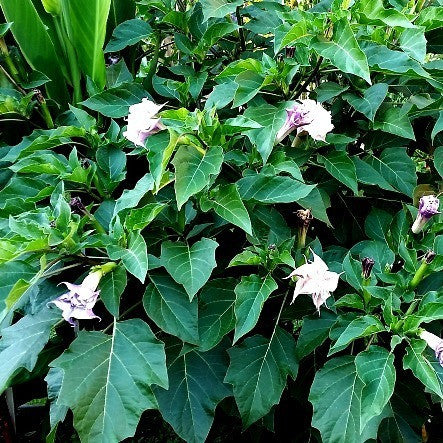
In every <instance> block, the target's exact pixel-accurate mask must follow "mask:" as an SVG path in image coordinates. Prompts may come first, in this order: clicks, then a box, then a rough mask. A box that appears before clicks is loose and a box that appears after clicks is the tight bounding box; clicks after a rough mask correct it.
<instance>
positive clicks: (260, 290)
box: [234, 275, 278, 343]
mask: <svg viewBox="0 0 443 443" xmlns="http://www.w3.org/2000/svg"><path fill="white" fill-rule="evenodd" d="M277 288H278V286H277V283H276V282H275V280H274V279H273V278H272V277H271V276H270V275H267V276H266V277H265V278H264V279H263V278H262V277H260V276H259V275H249V276H247V277H242V279H241V282H240V283H239V284H238V285H237V286H236V287H235V295H236V299H235V307H234V311H235V333H234V343H235V342H236V341H237V340H238V339H239V338H241V337H243V335H245V334H247V333H248V332H249V331H250V330H251V329H253V328H254V326H255V325H256V324H257V322H258V318H259V316H260V313H261V310H262V308H263V305H264V303H265V301H266V300H267V299H268V297H269V296H270V295H271V294H272V293H273V292H274V291H275V290H276V289H277Z"/></svg>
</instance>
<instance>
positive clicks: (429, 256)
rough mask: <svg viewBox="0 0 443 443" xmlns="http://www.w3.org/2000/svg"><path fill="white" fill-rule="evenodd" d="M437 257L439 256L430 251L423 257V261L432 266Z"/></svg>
mask: <svg viewBox="0 0 443 443" xmlns="http://www.w3.org/2000/svg"><path fill="white" fill-rule="evenodd" d="M436 255H437V254H436V253H435V252H434V251H433V250H432V249H429V250H428V251H426V253H425V255H424V256H423V260H424V261H425V262H426V264H427V265H430V264H431V263H432V262H433V261H434V258H435V256H436Z"/></svg>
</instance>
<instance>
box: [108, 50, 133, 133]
mask: <svg viewBox="0 0 443 443" xmlns="http://www.w3.org/2000/svg"><path fill="white" fill-rule="evenodd" d="M133 80H134V79H133V77H132V74H131V73H130V72H129V69H128V67H127V66H126V63H125V59H123V58H122V59H120V61H118V62H117V63H115V64H114V65H110V66H108V67H107V68H106V86H107V87H108V88H117V87H118V86H121V85H122V84H123V83H131V82H132V81H133ZM119 129H120V128H119Z"/></svg>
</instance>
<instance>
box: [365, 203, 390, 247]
mask: <svg viewBox="0 0 443 443" xmlns="http://www.w3.org/2000/svg"><path fill="white" fill-rule="evenodd" d="M391 222H392V215H391V214H389V212H386V211H383V210H382V209H378V208H372V209H371V212H370V213H369V215H368V216H367V217H366V220H365V233H366V235H367V236H368V237H369V238H372V239H373V240H378V241H382V242H385V243H387V236H388V230H389V226H390V225H391Z"/></svg>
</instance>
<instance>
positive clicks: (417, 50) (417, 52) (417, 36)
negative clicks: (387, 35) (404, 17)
mask: <svg viewBox="0 0 443 443" xmlns="http://www.w3.org/2000/svg"><path fill="white" fill-rule="evenodd" d="M400 47H401V49H403V51H404V52H406V54H408V55H409V56H410V57H412V58H414V59H415V60H417V61H418V62H420V63H424V62H425V57H426V37H425V33H424V30H423V29H419V28H416V29H405V30H404V31H403V32H402V33H401V34H400Z"/></svg>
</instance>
